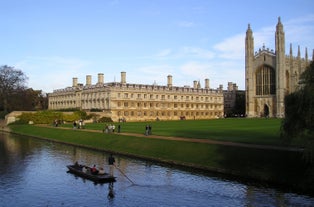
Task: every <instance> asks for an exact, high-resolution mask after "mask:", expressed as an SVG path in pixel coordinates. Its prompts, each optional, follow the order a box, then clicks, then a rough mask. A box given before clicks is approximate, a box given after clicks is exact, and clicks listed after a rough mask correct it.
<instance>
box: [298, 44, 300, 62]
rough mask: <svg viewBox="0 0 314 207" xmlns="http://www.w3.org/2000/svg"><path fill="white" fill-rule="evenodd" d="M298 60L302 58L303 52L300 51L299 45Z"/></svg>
mask: <svg viewBox="0 0 314 207" xmlns="http://www.w3.org/2000/svg"><path fill="white" fill-rule="evenodd" d="M298 58H299V59H300V58H301V51H300V45H298Z"/></svg>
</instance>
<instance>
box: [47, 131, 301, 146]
mask: <svg viewBox="0 0 314 207" xmlns="http://www.w3.org/2000/svg"><path fill="white" fill-rule="evenodd" d="M41 126H42V127H51V128H53V127H52V126H47V125H41ZM58 128H62V129H68V130H73V129H72V128H67V127H58ZM77 130H83V131H89V132H95V133H103V131H101V130H94V129H77ZM115 134H120V135H124V136H133V137H143V138H147V139H163V140H174V141H182V142H194V143H205V144H215V145H224V146H236V147H246V148H253V149H268V150H282V151H303V149H302V148H296V147H284V146H274V145H261V144H246V143H239V142H229V141H218V140H210V139H197V138H186V137H172V136H160V135H148V136H146V135H145V134H137V133H127V132H123V133H115Z"/></svg>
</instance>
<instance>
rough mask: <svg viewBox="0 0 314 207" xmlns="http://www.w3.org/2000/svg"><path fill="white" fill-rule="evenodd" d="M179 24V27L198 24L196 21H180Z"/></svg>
mask: <svg viewBox="0 0 314 207" xmlns="http://www.w3.org/2000/svg"><path fill="white" fill-rule="evenodd" d="M177 25H178V26H179V27H187V28H188V27H194V26H195V25H196V24H195V23H194V22H191V21H180V22H178V23H177Z"/></svg>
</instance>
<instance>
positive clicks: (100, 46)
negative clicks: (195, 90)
mask: <svg viewBox="0 0 314 207" xmlns="http://www.w3.org/2000/svg"><path fill="white" fill-rule="evenodd" d="M282 4H284V5H282ZM313 8H314V1H313V0H299V1H292V0H286V1H271V0H264V1H252V0H251V1H249V0H237V1H233V0H230V1H226V0H220V1H214V0H0V26H1V36H0V45H1V50H0V65H9V66H13V67H15V68H17V69H21V70H22V71H23V72H24V73H25V74H26V76H28V78H29V79H28V84H27V85H28V87H31V88H33V89H41V90H43V91H44V92H52V91H53V90H54V89H60V88H65V87H68V86H71V85H72V78H73V77H77V78H78V82H80V83H83V84H85V82H86V75H92V82H93V83H96V82H97V74H98V73H103V74H104V81H105V82H112V81H120V72H121V71H125V72H126V80H127V82H128V83H143V84H153V83H157V84H158V85H166V84H167V76H168V75H172V77H173V85H175V86H183V85H190V86H192V85H193V81H194V80H199V81H200V82H201V85H202V87H203V86H204V79H205V78H209V79H210V87H211V88H218V87H219V84H223V86H224V88H226V87H227V83H228V82H234V83H236V84H237V85H238V86H239V89H244V87H245V83H244V78H245V68H244V65H245V63H244V38H245V32H246V29H247V27H248V24H249V23H250V25H251V28H252V30H253V35H254V40H255V50H258V49H259V48H260V47H262V46H263V44H265V46H266V47H268V48H270V49H274V48H275V45H274V38H275V37H274V33H275V27H276V24H277V22H278V17H279V16H280V17H281V22H282V23H283V25H284V30H285V34H286V53H287V54H288V53H289V45H290V43H292V46H293V53H294V55H295V56H296V55H297V48H298V45H300V48H301V56H302V57H304V53H305V48H306V47H307V49H308V55H309V58H312V54H313V49H314V10H313Z"/></svg>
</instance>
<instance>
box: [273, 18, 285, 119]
mask: <svg viewBox="0 0 314 207" xmlns="http://www.w3.org/2000/svg"><path fill="white" fill-rule="evenodd" d="M275 44H276V89H277V90H276V99H277V104H276V105H277V107H276V108H277V112H276V113H277V115H276V116H277V117H284V97H285V86H286V79H285V78H281V77H285V73H286V69H285V56H286V53H285V32H284V30H283V25H282V23H281V20H280V17H278V23H277V26H276V33H275Z"/></svg>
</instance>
